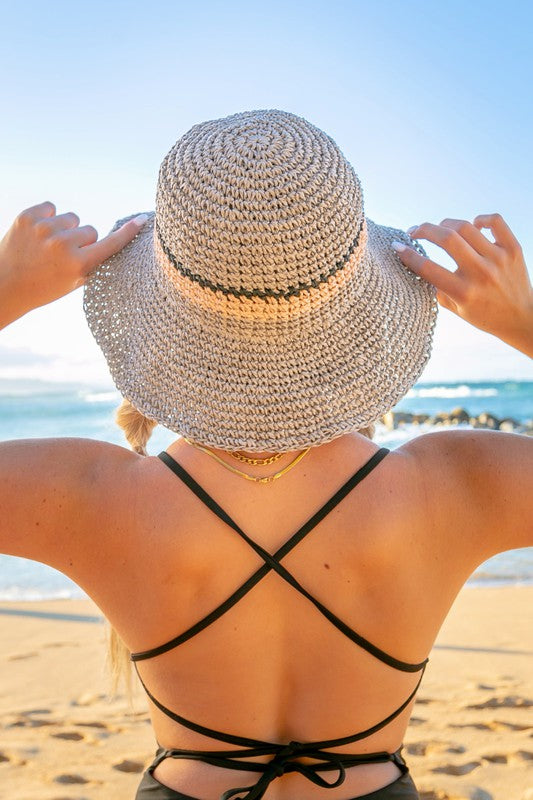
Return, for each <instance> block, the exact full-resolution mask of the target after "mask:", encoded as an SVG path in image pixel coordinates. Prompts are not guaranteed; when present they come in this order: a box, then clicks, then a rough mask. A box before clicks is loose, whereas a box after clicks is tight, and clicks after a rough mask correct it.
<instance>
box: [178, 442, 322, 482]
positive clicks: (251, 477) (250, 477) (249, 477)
mask: <svg viewBox="0 0 533 800" xmlns="http://www.w3.org/2000/svg"><path fill="white" fill-rule="evenodd" d="M182 438H183V439H184V440H185V441H186V442H187V443H188V444H190V445H192V446H193V447H196V449H197V450H201V451H202V452H203V453H207V455H209V456H211V457H212V458H214V459H215V461H218V463H219V464H222V466H223V467H226V469H229V470H231V472H234V473H235V474H236V475H241V476H242V477H243V478H246V479H247V480H249V481H254V482H255V483H271V482H272V481H275V480H276V478H279V477H281V475H284V474H285V473H286V472H288V471H289V470H290V469H291V467H294V466H295V465H296V464H297V463H298V461H301V459H302V458H303V457H304V456H305V454H306V453H308V452H309V450H310V449H311V448H310V447H308V448H307V449H306V450H303V451H302V452H301V453H298V455H297V456H296V458H295V459H294V460H293V461H291V463H290V464H288V465H287V466H286V467H284V468H283V469H282V470H280V471H279V472H276V473H275V474H274V475H268V476H267V477H265V478H258V477H256V476H255V475H248V474H247V473H246V472H241V470H240V469H236V468H235V467H232V466H231V464H226V462H225V461H224V460H223V459H222V458H219V456H217V455H216V453H212V452H211V450H208V449H207V447H202V445H199V444H196V442H191V440H190V439H187V437H186V436H183V437H182ZM281 455H283V453H281V454H280V456H281ZM244 458H246V456H244ZM270 458H272V456H270ZM259 460H261V459H259Z"/></svg>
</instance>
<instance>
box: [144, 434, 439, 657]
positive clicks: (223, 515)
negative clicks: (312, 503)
mask: <svg viewBox="0 0 533 800" xmlns="http://www.w3.org/2000/svg"><path fill="white" fill-rule="evenodd" d="M389 452H390V451H389V449H388V448H386V447H382V448H380V449H379V450H378V451H376V452H375V453H374V454H373V456H372V457H371V458H370V459H369V460H368V461H367V462H366V463H365V464H363V466H362V467H361V468H360V469H358V470H357V472H356V473H355V474H354V475H352V476H351V478H349V479H348V480H347V481H346V482H345V483H344V484H343V486H341V488H340V489H338V490H337V492H335V494H334V495H333V497H331V498H330V499H329V500H328V501H327V502H326V503H325V504H324V505H323V506H322V507H321V508H320V509H319V510H318V511H317V512H316V513H315V514H313V516H312V517H311V518H310V519H309V520H308V521H307V522H306V523H304V525H302V527H301V528H299V530H298V531H296V533H294V534H293V535H292V536H291V537H290V538H289V539H288V541H287V542H285V544H284V545H282V547H280V548H279V549H278V550H277V551H276V552H275V553H274V554H273V555H271V554H270V553H269V552H268V551H266V550H265V549H264V548H263V547H261V545H259V544H257V542H255V541H254V540H253V539H251V538H250V537H249V536H248V535H247V534H246V533H245V532H244V531H243V530H242V529H241V528H240V527H239V526H238V525H237V523H236V522H235V521H234V520H233V519H232V518H231V517H230V516H229V514H228V513H227V512H226V511H224V509H223V508H221V506H219V504H218V503H217V502H216V501H215V500H213V498H212V497H211V496H210V495H209V494H208V493H207V492H206V491H205V489H203V488H202V487H201V486H200V484H198V483H197V482H196V481H195V479H194V478H193V477H192V476H191V475H190V474H189V473H188V472H187V471H186V470H185V469H184V468H183V467H182V466H181V464H178V462H177V461H175V460H174V459H173V458H172V456H170V455H169V454H168V453H167V452H166V451H163V452H161V453H159V458H160V459H161V460H162V461H163V462H164V463H165V464H167V466H169V467H170V469H172V471H173V472H174V473H175V474H176V475H177V476H178V477H179V478H180V479H181V480H182V481H183V482H184V483H185V484H186V485H187V486H188V487H189V488H190V489H191V491H193V492H194V494H195V495H196V496H197V497H198V499H199V500H201V501H202V502H203V503H204V504H205V505H206V506H207V507H208V508H210V509H211V510H212V511H213V512H214V513H215V514H216V515H217V516H218V517H219V518H220V519H222V520H223V522H226V523H227V524H228V525H229V526H230V527H231V528H233V530H235V531H236V532H237V533H238V534H239V536H241V538H242V539H244V540H245V541H246V542H247V543H248V544H249V545H250V547H252V549H253V550H255V552H256V553H257V554H258V555H259V556H261V558H262V559H263V560H264V562H265V564H264V565H263V566H262V567H260V568H259V569H258V570H257V571H256V572H255V573H254V574H253V575H251V576H250V577H249V578H248V580H247V581H245V582H244V583H243V584H242V585H241V586H240V587H239V588H238V589H237V590H236V591H235V592H233V594H232V595H231V596H230V597H228V598H227V599H226V600H225V601H224V602H223V603H221V604H220V605H219V606H218V607H217V608H215V609H214V610H213V611H211V612H210V613H209V614H207V615H206V616H205V617H204V618H203V619H201V620H200V621H199V622H197V623H195V624H194V625H193V626H191V627H190V628H189V629H188V630H187V631H185V632H184V633H182V634H180V635H179V636H176V637H175V638H173V639H171V640H170V641H168V642H166V643H164V644H162V645H159V646H158V647H154V648H151V649H149V650H144V651H142V652H138V653H132V654H131V659H132V661H142V660H143V659H147V658H153V657H155V656H157V655H161V654H162V653H165V652H168V651H169V650H172V649H173V648H175V647H177V646H178V645H180V644H182V643H183V642H185V641H187V640H188V639H190V638H191V637H193V636H195V635H196V634H197V633H199V632H200V631H201V630H203V629H204V628H206V627H207V626H208V625H210V624H211V623H212V622H214V621H215V620H216V619H218V618H219V617H221V616H222V615H223V614H224V613H225V612H226V611H228V610H229V609H230V608H231V607H232V606H234V605H235V603H237V602H238V600H240V598H241V597H243V596H244V595H245V594H247V592H249V591H250V590H251V589H252V587H253V586H255V585H256V584H257V583H258V582H259V581H260V580H261V579H262V578H263V577H264V576H265V575H266V574H267V573H268V572H269V571H270V570H271V569H273V570H275V571H276V572H277V573H278V575H280V577H282V578H284V580H286V581H287V583H289V584H290V585H291V586H293V587H294V588H295V589H296V590H297V591H298V592H300V594H302V595H303V596H304V597H306V598H307V599H308V600H309V601H310V602H311V603H313V605H314V606H315V607H316V608H317V609H318V610H319V611H320V612H321V613H322V614H323V615H324V616H325V617H326V618H327V619H329V620H330V622H331V623H332V624H333V625H335V627H337V628H338V629H339V630H340V631H341V632H342V633H344V634H345V635H346V636H347V637H348V638H350V639H351V640H352V641H353V642H355V643H356V644H357V645H359V646H360V647H362V648H364V649H365V650H367V651H368V652H369V653H371V654H372V655H374V656H375V657H376V658H378V659H380V660H381V661H383V662H385V663H386V664H389V665H390V666H392V667H394V668H396V669H399V670H402V671H405V672H416V671H418V670H419V669H421V668H422V667H423V666H424V664H425V663H426V662H427V659H425V660H424V661H422V662H420V663H418V664H410V663H408V662H405V661H401V660H399V659H397V658H394V657H393V656H390V655H389V654H388V653H386V652H385V651H384V650H381V648H379V647H376V645H374V644H372V643H371V642H369V641H368V640H367V639H365V638H364V637H363V636H361V635H360V634H358V633H356V632H355V631H353V630H352V629H351V628H350V627H349V626H348V625H346V623H344V622H343V621H342V620H340V619H339V618H338V617H337V616H336V615H335V614H333V612H331V611H330V610H329V609H328V608H326V606H324V605H323V604H322V603H321V602H320V601H319V600H316V598H314V597H313V596H312V595H311V594H310V593H309V592H308V591H307V590H306V589H305V588H304V587H303V586H301V584H300V583H299V582H298V581H297V580H296V578H294V576H293V575H291V573H290V572H288V570H286V569H285V567H283V566H282V565H281V564H280V559H281V558H283V557H284V556H285V555H286V554H287V553H288V552H289V551H290V550H292V548H293V547H295V546H296V544H298V542H300V541H301V540H302V539H303V538H304V536H306V535H307V534H308V533H309V532H310V531H311V530H312V529H313V528H314V527H315V526H316V525H317V524H318V523H319V522H320V521H321V520H322V519H323V518H324V517H325V516H326V515H327V514H328V513H329V512H330V511H331V510H332V509H333V508H334V507H335V506H336V505H337V504H338V503H339V502H340V501H341V500H342V499H343V498H344V497H345V496H346V495H347V494H348V492H349V491H350V490H351V489H353V487H354V486H356V485H357V484H358V483H359V482H360V481H361V480H363V478H364V477H365V476H366V475H368V473H369V472H370V471H371V470H372V469H373V468H374V467H375V466H377V464H378V463H379V462H380V461H381V460H382V459H383V458H385V456H386V455H387V453H389Z"/></svg>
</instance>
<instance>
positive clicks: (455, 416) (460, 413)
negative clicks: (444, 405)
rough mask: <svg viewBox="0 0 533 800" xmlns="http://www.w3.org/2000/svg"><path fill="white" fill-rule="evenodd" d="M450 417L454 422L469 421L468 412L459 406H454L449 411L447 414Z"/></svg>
mask: <svg viewBox="0 0 533 800" xmlns="http://www.w3.org/2000/svg"><path fill="white" fill-rule="evenodd" d="M448 416H449V417H450V419H451V420H452V421H454V422H456V423H459V422H470V414H469V413H468V411H467V410H466V409H464V408H461V406H459V407H458V408H454V409H453V410H452V411H450V413H449V415H448Z"/></svg>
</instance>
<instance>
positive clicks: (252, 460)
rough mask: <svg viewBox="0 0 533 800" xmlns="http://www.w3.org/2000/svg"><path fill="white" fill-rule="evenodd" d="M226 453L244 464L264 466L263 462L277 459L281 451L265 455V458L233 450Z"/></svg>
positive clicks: (267, 462) (269, 462) (268, 462)
mask: <svg viewBox="0 0 533 800" xmlns="http://www.w3.org/2000/svg"><path fill="white" fill-rule="evenodd" d="M227 452H228V455H229V456H232V457H233V458H237V459H238V460H239V461H244V463H245V464H257V465H260V466H264V465H265V464H273V463H274V461H278V460H279V459H280V458H281V456H282V455H283V453H276V455H274V456H267V457H266V458H250V457H249V456H245V455H244V454H243V453H237V452H233V453H230V452H229V451H227Z"/></svg>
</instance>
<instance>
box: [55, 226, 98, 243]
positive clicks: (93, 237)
mask: <svg viewBox="0 0 533 800" xmlns="http://www.w3.org/2000/svg"><path fill="white" fill-rule="evenodd" d="M60 235H62V236H64V237H65V238H66V239H67V240H68V241H69V242H70V243H71V244H72V245H74V246H76V247H86V245H88V244H94V243H95V242H97V241H98V231H97V230H96V228H93V226H92V225H81V226H80V227H79V228H71V229H69V230H66V231H65V232H64V233H63V234H60Z"/></svg>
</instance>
